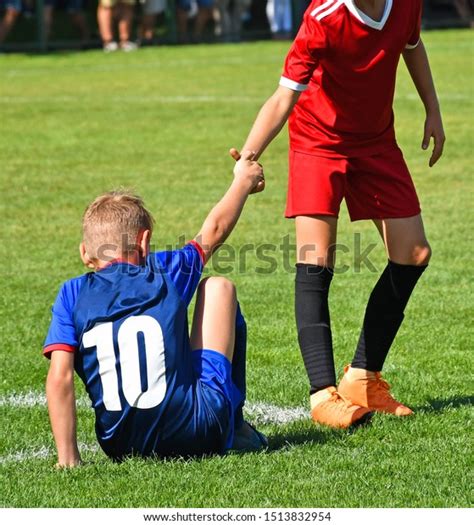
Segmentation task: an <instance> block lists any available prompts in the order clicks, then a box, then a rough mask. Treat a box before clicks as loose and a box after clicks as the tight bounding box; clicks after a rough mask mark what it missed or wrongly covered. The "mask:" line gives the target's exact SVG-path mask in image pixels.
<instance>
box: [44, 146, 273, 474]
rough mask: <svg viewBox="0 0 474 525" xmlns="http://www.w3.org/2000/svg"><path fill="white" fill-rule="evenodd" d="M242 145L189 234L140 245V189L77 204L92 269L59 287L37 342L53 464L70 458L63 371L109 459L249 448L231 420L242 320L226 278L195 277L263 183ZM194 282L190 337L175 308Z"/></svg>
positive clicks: (240, 382)
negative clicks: (171, 244)
mask: <svg viewBox="0 0 474 525" xmlns="http://www.w3.org/2000/svg"><path fill="white" fill-rule="evenodd" d="M251 156H252V153H251V152H247V153H246V155H244V156H243V158H242V160H241V161H239V162H238V163H237V164H236V167H235V170H234V180H233V182H232V184H231V186H230V188H229V189H228V191H227V193H226V194H225V195H224V197H223V198H222V199H221V200H220V201H219V203H218V204H217V205H216V206H215V207H214V208H213V209H212V211H211V212H210V214H209V215H208V217H207V219H206V220H205V222H204V224H203V226H202V228H201V231H200V232H199V234H198V235H197V236H196V238H195V240H194V241H191V242H190V243H189V244H187V245H186V246H185V247H184V248H182V249H180V250H176V251H170V252H156V253H152V252H150V237H151V233H152V229H153V218H152V216H151V215H150V213H149V212H148V211H147V210H146V209H145V207H144V205H143V202H142V200H141V199H140V198H139V197H137V196H135V195H132V194H130V193H127V192H123V191H119V192H111V193H107V194H105V195H102V196H100V197H98V198H97V199H96V200H95V201H94V202H93V203H92V204H90V205H89V206H88V208H87V209H86V212H85V214H84V218H83V241H82V242H81V245H80V252H81V258H82V261H83V262H84V264H85V265H86V266H87V267H89V268H91V269H92V270H94V271H93V272H90V273H87V274H85V275H82V276H80V277H77V278H75V279H71V280H69V281H67V282H66V283H65V284H64V285H63V286H62V288H61V290H60V292H59V294H58V296H57V299H56V302H55V303H54V306H53V309H52V312H53V317H52V321H51V325H50V328H49V332H48V335H47V338H46V341H45V345H44V354H45V355H46V356H47V357H48V358H50V359H51V364H50V369H49V373H48V378H47V381H46V395H47V400H48V410H49V415H50V420H51V427H52V430H53V435H54V439H55V442H56V446H57V450H58V466H64V467H67V466H74V465H77V464H79V463H80V455H79V451H78V446H77V440H76V408H75V393H74V370H75V371H76V372H77V374H78V375H79V376H80V378H81V379H82V381H83V382H84V384H85V387H86V390H87V393H88V394H89V397H90V399H91V402H92V406H93V408H94V410H95V416H96V434H97V438H98V441H99V444H100V446H101V447H102V449H103V450H104V452H105V453H106V454H107V455H108V456H109V457H111V458H114V459H121V458H123V457H126V456H129V455H133V454H136V455H140V456H153V455H161V456H163V455H184V456H187V455H195V454H206V453H215V452H217V453H221V452H224V451H226V450H228V449H230V448H235V449H241V450H242V449H247V450H258V449H259V448H262V447H264V446H265V445H266V439H265V437H264V436H263V435H262V434H260V433H259V432H258V431H256V430H255V429H254V428H253V427H252V426H251V425H249V424H248V423H246V422H245V421H244V419H243V414H242V407H243V404H244V400H245V348H246V324H245V320H244V318H243V316H242V314H241V312H240V308H239V305H238V303H237V300H236V294H235V288H234V286H233V284H232V283H231V282H230V281H228V280H227V279H224V278H222V277H209V278H207V279H204V280H202V281H201V282H200V283H199V281H200V277H201V273H202V270H203V266H204V264H205V263H206V262H207V261H208V260H209V258H210V257H211V255H212V253H213V252H214V250H215V249H216V248H217V247H218V246H219V245H220V244H221V243H222V242H224V240H225V239H226V238H227V236H228V235H229V234H230V232H231V231H232V229H233V228H234V226H235V224H236V222H237V220H238V218H239V216H240V213H241V211H242V209H243V206H244V204H245V201H246V199H247V197H248V195H249V194H250V193H252V192H255V191H260V190H261V189H262V188H263V186H264V179H263V170H262V167H261V166H260V165H259V164H258V163H256V162H254V161H251V160H250V159H251ZM196 289H197V290H198V291H197V299H196V307H195V313H194V318H193V325H192V330H191V336H189V335H188V324H187V308H188V306H189V303H190V301H191V298H192V297H193V295H194V292H195V291H196Z"/></svg>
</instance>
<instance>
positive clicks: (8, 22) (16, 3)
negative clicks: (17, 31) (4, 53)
mask: <svg viewBox="0 0 474 525" xmlns="http://www.w3.org/2000/svg"><path fill="white" fill-rule="evenodd" d="M0 8H2V9H5V14H4V15H3V18H2V20H1V21H0V44H1V43H2V42H4V40H5V38H7V36H8V33H9V32H10V31H11V30H12V28H13V26H14V25H15V22H16V20H17V18H18V16H19V15H20V13H21V0H0Z"/></svg>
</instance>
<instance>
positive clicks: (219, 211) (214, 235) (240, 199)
mask: <svg viewBox="0 0 474 525" xmlns="http://www.w3.org/2000/svg"><path fill="white" fill-rule="evenodd" d="M253 155H254V152H252V151H244V152H243V153H242V158H241V159H240V160H239V161H238V162H237V163H236V165H235V167H234V180H233V182H232V184H231V185H230V188H229V189H228V190H227V192H226V193H225V195H224V196H223V197H222V199H221V200H220V201H219V202H218V203H217V204H216V205H215V206H214V208H213V209H212V210H211V212H210V213H209V215H208V216H207V218H206V220H205V221H204V224H203V225H202V227H201V230H200V231H199V233H198V235H197V236H196V238H195V240H196V241H197V242H198V243H199V244H200V245H201V247H202V249H203V252H204V258H205V262H207V261H208V260H209V258H210V257H211V255H212V253H213V252H214V251H215V249H216V248H217V247H218V246H219V245H220V244H222V243H223V242H224V241H225V240H226V239H227V237H228V236H229V235H230V233H231V231H232V230H233V229H234V226H235V224H236V223H237V221H238V219H239V217H240V213H241V212H242V209H243V207H244V204H245V202H246V200H247V197H248V196H249V195H250V193H252V192H253V191H254V190H255V189H256V188H257V186H258V185H259V184H260V185H262V184H263V181H264V176H263V168H262V166H261V165H260V164H258V163H257V162H255V161H252V160H250V159H251V158H252V157H253Z"/></svg>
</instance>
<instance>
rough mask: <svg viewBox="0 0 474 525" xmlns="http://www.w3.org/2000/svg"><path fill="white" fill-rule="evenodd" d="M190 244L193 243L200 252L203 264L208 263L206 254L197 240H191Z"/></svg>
mask: <svg viewBox="0 0 474 525" xmlns="http://www.w3.org/2000/svg"><path fill="white" fill-rule="evenodd" d="M188 244H191V245H192V246H194V247H195V248H196V250H197V252H198V253H199V257H200V258H201V262H202V265H203V266H204V265H205V264H206V256H205V255H204V250H203V249H202V246H201V245H200V244H199V243H198V242H197V241H189V243H188Z"/></svg>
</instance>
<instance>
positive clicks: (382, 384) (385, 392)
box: [374, 372, 398, 404]
mask: <svg viewBox="0 0 474 525" xmlns="http://www.w3.org/2000/svg"><path fill="white" fill-rule="evenodd" d="M374 385H375V388H376V389H377V391H378V393H379V394H380V395H381V396H383V397H384V398H385V399H386V400H387V401H388V400H390V401H392V402H395V403H397V402H396V401H395V399H394V398H393V397H392V395H391V394H390V385H389V384H388V383H387V381H385V379H383V378H382V375H381V374H380V372H377V373H376V375H375V383H374ZM397 404H398V403H397Z"/></svg>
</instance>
